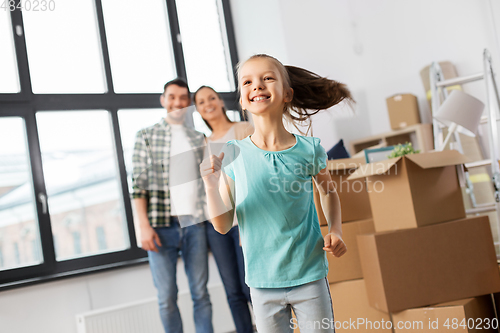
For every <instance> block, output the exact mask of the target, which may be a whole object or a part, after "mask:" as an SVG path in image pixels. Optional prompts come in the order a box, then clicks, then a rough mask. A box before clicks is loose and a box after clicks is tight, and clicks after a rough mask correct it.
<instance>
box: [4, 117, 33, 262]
mask: <svg viewBox="0 0 500 333" xmlns="http://www.w3.org/2000/svg"><path fill="white" fill-rule="evenodd" d="M31 172H32V170H31V165H30V162H29V155H28V147H27V138H26V129H25V123H24V120H23V119H22V118H20V117H0V234H1V237H2V245H3V246H4V247H5V248H6V249H7V251H6V252H5V257H4V264H3V265H2V268H0V269H11V268H18V267H22V266H32V265H36V264H39V263H41V262H42V261H43V258H42V257H41V255H40V249H37V251H36V252H35V251H26V253H24V255H23V256H22V257H21V255H20V252H19V251H20V248H19V247H21V248H22V249H25V248H26V249H27V248H29V247H30V246H31V244H32V243H31V242H32V241H33V240H36V241H37V244H40V243H39V240H40V233H39V230H38V216H37V213H36V207H35V196H34V193H33V183H32V181H31ZM9 248H12V250H11V251H8V249H9ZM35 254H36V255H35Z"/></svg>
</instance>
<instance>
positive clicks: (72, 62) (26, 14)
mask: <svg viewBox="0 0 500 333" xmlns="http://www.w3.org/2000/svg"><path fill="white" fill-rule="evenodd" d="M26 4H28V2H26ZM23 22H24V31H25V36H26V48H27V51H28V63H29V68H30V75H31V85H32V89H33V92H34V93H38V94H57V93H62V94H64V93H103V92H105V91H106V89H107V88H106V85H105V82H106V80H105V77H104V70H103V63H102V53H101V45H100V39H99V31H98V27H97V20H96V14H95V7H94V2H93V1H60V2H57V4H56V8H55V9H54V10H46V11H34V10H25V11H23Z"/></svg>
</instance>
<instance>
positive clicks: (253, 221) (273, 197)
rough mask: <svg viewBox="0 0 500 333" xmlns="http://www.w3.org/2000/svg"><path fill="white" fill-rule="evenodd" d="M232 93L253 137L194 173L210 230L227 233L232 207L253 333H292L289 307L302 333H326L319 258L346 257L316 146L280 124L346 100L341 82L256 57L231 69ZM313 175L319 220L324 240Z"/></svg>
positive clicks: (327, 310) (328, 317) (326, 296)
mask: <svg viewBox="0 0 500 333" xmlns="http://www.w3.org/2000/svg"><path fill="white" fill-rule="evenodd" d="M238 88H239V90H240V93H241V98H240V104H241V106H242V108H243V109H246V110H248V111H249V112H251V113H252V115H253V119H254V124H255V132H254V134H253V135H251V136H249V137H247V138H246V139H244V140H233V141H230V142H228V143H227V145H226V147H225V148H224V149H223V152H222V153H221V154H220V155H219V156H215V155H212V156H210V158H207V159H205V160H204V161H203V162H202V164H201V165H200V171H201V175H202V177H203V181H204V183H205V190H206V192H207V202H208V213H209V215H210V216H211V217H212V223H213V226H214V228H215V230H217V231H218V232H220V233H226V232H228V230H230V228H231V226H232V221H233V209H234V207H235V208H236V214H237V217H238V221H239V226H240V234H241V242H242V245H243V254H244V257H245V272H246V282H247V284H248V285H249V286H250V292H251V296H252V303H253V308H254V313H255V317H256V324H257V330H258V331H259V333H267V332H273V333H276V332H291V331H292V328H294V327H297V324H296V323H294V322H293V321H292V319H291V310H292V309H293V311H294V313H295V316H296V317H297V321H298V327H299V328H300V330H301V333H307V332H334V323H333V309H332V301H331V297H330V292H329V286H328V281H327V280H326V276H327V271H328V263H327V260H326V255H325V252H324V251H326V252H330V253H331V254H333V255H334V256H336V257H340V256H342V255H344V253H345V252H346V250H347V249H346V246H345V244H344V242H343V240H342V227H341V217H340V216H341V215H340V202H339V198H338V195H337V192H336V191H335V187H334V184H333V182H332V180H331V178H330V174H329V172H328V171H327V169H326V153H325V150H324V149H323V148H322V147H321V146H320V144H319V141H320V140H319V139H317V138H313V137H304V136H300V135H294V134H291V133H289V132H288V131H286V129H285V127H284V126H283V116H286V117H288V118H290V119H292V120H298V121H303V120H307V119H308V118H309V117H310V116H311V115H312V114H315V113H317V112H318V111H319V110H321V109H327V108H329V107H332V106H333V105H335V104H337V103H339V102H341V101H342V100H344V99H347V100H349V101H351V100H352V99H351V95H350V92H349V90H347V88H346V87H345V85H343V84H340V83H338V82H335V81H331V80H328V79H325V78H322V77H319V76H318V75H316V74H314V73H311V72H309V71H307V70H304V69H301V68H297V67H291V66H287V67H285V66H283V65H282V64H281V63H280V62H279V61H278V60H277V59H275V58H273V57H270V56H267V55H255V56H253V57H251V58H250V59H249V60H247V61H246V62H244V63H243V64H242V65H241V66H240V67H239V69H238ZM307 109H310V110H315V111H307ZM221 170H222V171H224V172H223V173H221ZM221 174H222V177H221ZM312 177H313V178H314V179H315V181H316V183H317V184H318V188H319V189H320V193H321V203H322V206H323V211H324V213H325V216H326V217H327V220H328V226H329V233H328V234H327V235H326V236H325V237H324V239H323V237H322V235H321V232H320V227H319V224H318V217H317V214H316V210H315V206H314V202H313V194H312ZM235 201H236V202H235ZM233 202H235V204H236V205H235V206H234V205H233Z"/></svg>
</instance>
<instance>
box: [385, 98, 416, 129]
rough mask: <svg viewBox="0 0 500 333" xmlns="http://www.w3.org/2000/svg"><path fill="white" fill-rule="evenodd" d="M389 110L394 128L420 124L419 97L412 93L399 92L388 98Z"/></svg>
mask: <svg viewBox="0 0 500 333" xmlns="http://www.w3.org/2000/svg"><path fill="white" fill-rule="evenodd" d="M385 101H386V103H387V111H388V112H389V120H390V122H391V128H392V129H393V130H397V129H401V128H405V127H408V126H411V125H415V124H420V112H419V111H418V101H417V97H416V96H415V95H412V94H397V95H394V96H391V97H389V98H387V99H386V100H385Z"/></svg>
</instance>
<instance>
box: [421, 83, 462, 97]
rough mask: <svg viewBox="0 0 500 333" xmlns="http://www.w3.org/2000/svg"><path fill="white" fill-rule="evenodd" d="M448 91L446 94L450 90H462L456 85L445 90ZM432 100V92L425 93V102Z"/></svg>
mask: <svg viewBox="0 0 500 333" xmlns="http://www.w3.org/2000/svg"><path fill="white" fill-rule="evenodd" d="M446 89H447V90H448V92H450V91H452V90H462V86H461V85H459V84H456V85H454V86H449V87H447V88H446ZM431 98H432V91H431V90H428V91H427V100H429V101H430V100H431Z"/></svg>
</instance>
